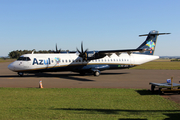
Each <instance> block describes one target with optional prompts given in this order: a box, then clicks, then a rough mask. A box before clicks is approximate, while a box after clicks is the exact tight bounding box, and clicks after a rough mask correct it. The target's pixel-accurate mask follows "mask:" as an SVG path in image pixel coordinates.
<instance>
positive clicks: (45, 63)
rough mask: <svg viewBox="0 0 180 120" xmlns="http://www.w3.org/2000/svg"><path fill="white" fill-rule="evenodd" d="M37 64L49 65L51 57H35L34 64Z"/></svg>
mask: <svg viewBox="0 0 180 120" xmlns="http://www.w3.org/2000/svg"><path fill="white" fill-rule="evenodd" d="M35 64H37V65H49V64H51V63H50V58H48V59H39V60H37V59H36V58H34V60H33V63H32V65H35Z"/></svg>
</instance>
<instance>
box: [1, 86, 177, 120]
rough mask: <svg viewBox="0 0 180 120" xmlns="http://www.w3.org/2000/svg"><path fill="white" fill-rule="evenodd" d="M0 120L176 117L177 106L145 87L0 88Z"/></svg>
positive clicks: (158, 119)
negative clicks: (138, 88) (143, 88)
mask: <svg viewBox="0 0 180 120" xmlns="http://www.w3.org/2000/svg"><path fill="white" fill-rule="evenodd" d="M0 93H1V95H0V106H1V107H0V119H2V120H8V119H10V120H20V119H23V120H24V119H26V120H28V119H43V120H46V119H48V120H50V119H73V120H74V119H77V120H78V119H89V120H92V119H93V120H94V119H99V120H105V119H107V120H109V119H113V120H114V119H116V120H120V119H143V120H144V119H149V120H151V119H153V120H156V119H157V120H162V119H171V120H173V119H178V118H180V106H179V105H178V104H176V103H175V102H172V101H169V100H167V99H164V98H163V97H161V96H159V95H152V94H151V92H150V91H147V90H137V89H102V88H99V89H98V88H93V89H88V88H87V89H86V88H60V89H37V88H0Z"/></svg>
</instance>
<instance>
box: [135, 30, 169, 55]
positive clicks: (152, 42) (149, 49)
mask: <svg viewBox="0 0 180 120" xmlns="http://www.w3.org/2000/svg"><path fill="white" fill-rule="evenodd" d="M164 34H170V33H159V32H158V31H155V30H152V31H150V32H149V34H144V35H139V36H140V37H141V36H147V38H146V40H145V41H144V42H143V43H142V44H141V45H140V46H139V47H138V48H137V49H143V52H141V53H140V54H147V55H153V54H154V50H155V47H156V41H157V37H158V35H164Z"/></svg>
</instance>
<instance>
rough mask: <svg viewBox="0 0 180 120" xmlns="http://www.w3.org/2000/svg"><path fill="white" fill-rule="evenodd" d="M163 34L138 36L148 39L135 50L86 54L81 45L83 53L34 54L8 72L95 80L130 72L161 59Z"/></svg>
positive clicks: (21, 58)
mask: <svg viewBox="0 0 180 120" xmlns="http://www.w3.org/2000/svg"><path fill="white" fill-rule="evenodd" d="M164 34H170V33H159V32H158V31H155V30H152V31H150V32H149V34H144V35H139V36H147V38H146V40H145V41H144V42H143V43H142V44H141V45H140V46H139V47H138V48H136V49H126V50H104V51H88V49H86V50H85V51H84V50H83V44H82V43H81V51H79V50H78V49H77V52H68V53H61V52H60V53H49V54H34V53H33V52H32V54H24V55H22V56H20V57H19V58H18V59H17V60H16V61H14V62H13V63H11V64H9V65H8V68H9V69H10V70H12V71H14V72H17V73H18V75H19V76H23V74H24V73H36V72H57V71H73V72H78V73H80V74H81V75H84V74H86V73H93V74H94V76H99V75H100V71H103V70H108V69H125V68H131V67H135V66H138V65H141V64H143V63H146V62H149V61H153V60H156V59H158V58H159V56H155V55H154V50H155V47H156V41H157V37H158V36H159V35H164ZM56 50H57V47H56Z"/></svg>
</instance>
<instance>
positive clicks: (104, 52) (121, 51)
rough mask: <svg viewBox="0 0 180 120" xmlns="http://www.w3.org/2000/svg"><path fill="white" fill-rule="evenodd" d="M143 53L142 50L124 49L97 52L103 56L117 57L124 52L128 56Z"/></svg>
mask: <svg viewBox="0 0 180 120" xmlns="http://www.w3.org/2000/svg"><path fill="white" fill-rule="evenodd" d="M142 51H144V50H143V49H125V50H103V51H98V54H105V55H109V54H112V53H116V54H117V55H119V54H121V53H123V52H126V53H128V54H131V53H132V52H142Z"/></svg>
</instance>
